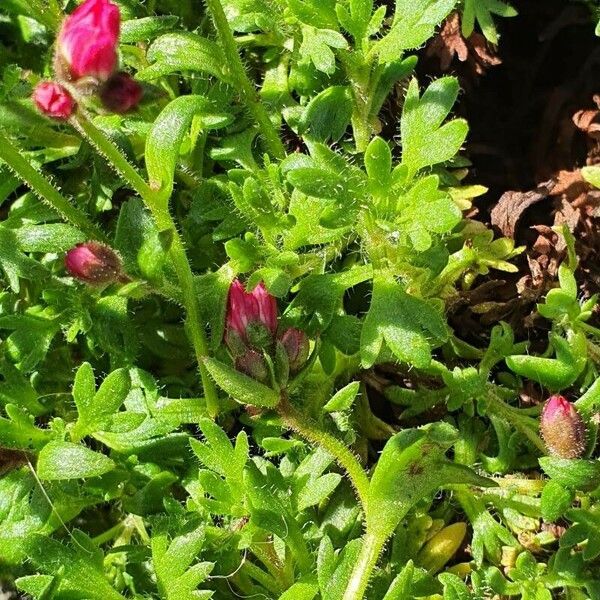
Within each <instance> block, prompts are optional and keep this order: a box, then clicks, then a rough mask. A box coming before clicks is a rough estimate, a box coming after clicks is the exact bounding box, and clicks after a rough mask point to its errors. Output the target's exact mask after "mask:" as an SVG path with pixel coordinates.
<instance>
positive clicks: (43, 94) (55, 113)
mask: <svg viewBox="0 0 600 600" xmlns="http://www.w3.org/2000/svg"><path fill="white" fill-rule="evenodd" d="M32 98H33V101H34V102H35V104H36V106H37V107H38V109H39V110H40V112H41V113H43V114H45V115H46V116H47V117H51V118H52V119H57V120H59V121H66V120H67V119H68V118H69V117H70V116H71V115H72V114H73V111H74V110H75V107H76V103H75V100H73V96H71V94H69V92H68V90H67V89H66V88H64V87H63V86H62V85H60V84H58V83H54V81H42V82H41V83H38V84H37V86H36V87H35V89H34V90H33V95H32Z"/></svg>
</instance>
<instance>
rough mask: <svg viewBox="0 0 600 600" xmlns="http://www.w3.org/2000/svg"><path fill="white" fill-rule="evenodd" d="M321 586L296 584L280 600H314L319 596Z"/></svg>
mask: <svg viewBox="0 0 600 600" xmlns="http://www.w3.org/2000/svg"><path fill="white" fill-rule="evenodd" d="M318 592H319V586H318V585H317V584H316V583H302V582H298V583H294V585H292V586H291V587H289V588H288V589H287V590H286V591H285V592H284V593H283V594H281V596H279V600H313V598H314V597H315V596H316V595H317V594H318Z"/></svg>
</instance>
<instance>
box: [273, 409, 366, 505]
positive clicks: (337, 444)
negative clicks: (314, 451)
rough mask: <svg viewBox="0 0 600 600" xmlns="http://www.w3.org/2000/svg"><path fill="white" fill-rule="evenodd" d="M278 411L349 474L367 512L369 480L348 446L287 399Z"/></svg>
mask: <svg viewBox="0 0 600 600" xmlns="http://www.w3.org/2000/svg"><path fill="white" fill-rule="evenodd" d="M278 411H279V414H280V416H281V417H282V419H283V420H284V422H285V424H286V425H287V426H288V427H289V428H290V429H293V430H294V431H296V432H298V433H299V434H300V435H301V436H302V437H304V438H305V439H306V440H308V441H309V442H310V443H312V444H315V445H317V446H321V447H323V448H324V449H325V450H327V451H328V452H329V453H330V454H331V455H333V456H334V457H335V460H336V461H337V462H338V463H339V464H340V466H342V467H343V468H344V469H345V470H346V472H347V473H348V477H349V478H350V482H351V483H352V485H353V486H354V489H355V490H356V494H357V496H358V499H359V501H360V503H361V504H362V507H363V510H364V511H365V512H366V510H367V497H368V492H369V478H368V477H367V474H366V473H365V470H364V469H363V468H362V466H361V464H360V463H359V462H358V459H357V458H356V456H354V454H353V453H352V452H351V451H350V450H348V448H347V446H346V445H345V444H344V443H343V442H341V441H340V440H338V439H337V438H335V437H334V436H332V435H331V434H330V433H327V432H326V431H323V430H322V429H321V428H320V427H319V426H318V425H317V424H316V423H315V422H314V421H313V420H312V419H311V418H310V417H308V416H306V415H303V414H301V413H300V412H298V411H297V410H296V409H295V408H294V407H293V406H292V405H291V404H290V402H289V401H288V400H287V399H285V398H284V399H283V400H282V401H281V403H280V404H279V406H278Z"/></svg>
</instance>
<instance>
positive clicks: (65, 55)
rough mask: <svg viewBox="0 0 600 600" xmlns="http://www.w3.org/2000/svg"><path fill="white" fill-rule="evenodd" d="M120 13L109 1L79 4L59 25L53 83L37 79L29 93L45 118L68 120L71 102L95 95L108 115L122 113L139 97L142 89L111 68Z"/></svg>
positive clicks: (115, 60)
mask: <svg viewBox="0 0 600 600" xmlns="http://www.w3.org/2000/svg"><path fill="white" fill-rule="evenodd" d="M120 26H121V15H120V12H119V7H118V6H117V5H116V4H113V3H112V2H110V0H85V1H84V2H83V3H82V4H81V5H80V6H78V7H77V8H76V9H75V10H74V11H73V12H72V13H71V14H70V15H69V16H68V17H67V18H66V19H65V20H64V22H63V24H62V27H61V29H60V32H59V34H58V38H57V43H56V52H55V55H54V72H55V77H56V81H42V82H41V83H39V84H38V85H37V86H36V88H35V90H34V92H33V101H34V102H35V104H36V106H37V107H38V109H39V110H40V112H42V113H43V114H45V115H46V116H48V117H51V118H53V119H57V120H66V119H68V118H69V117H70V116H71V115H72V114H73V112H74V111H75V109H76V108H77V101H76V98H81V97H82V96H84V95H89V94H97V95H98V96H99V98H100V100H101V102H102V104H103V105H104V106H105V107H106V108H107V109H108V110H110V111H113V112H116V113H124V112H127V111H128V110H131V109H132V108H135V107H136V106H137V105H138V103H139V101H140V100H141V98H142V87H141V86H140V84H139V83H137V82H136V81H135V80H134V79H133V78H132V77H131V76H130V75H129V74H128V73H124V72H120V71H118V70H117V66H118V56H117V48H118V44H119V33H120Z"/></svg>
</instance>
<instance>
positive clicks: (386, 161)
mask: <svg viewBox="0 0 600 600" xmlns="http://www.w3.org/2000/svg"><path fill="white" fill-rule="evenodd" d="M365 169H366V170H367V175H368V176H369V179H370V180H371V181H372V183H374V184H376V185H377V186H378V187H380V188H382V189H384V188H385V187H386V186H387V185H388V184H389V182H390V180H391V175H392V151H391V150H390V147H389V145H388V143H387V142H386V141H385V140H384V139H383V138H380V137H374V138H373V139H372V140H371V142H370V143H369V145H368V146H367V149H366V150H365Z"/></svg>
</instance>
